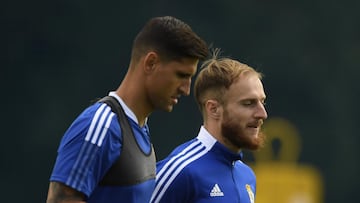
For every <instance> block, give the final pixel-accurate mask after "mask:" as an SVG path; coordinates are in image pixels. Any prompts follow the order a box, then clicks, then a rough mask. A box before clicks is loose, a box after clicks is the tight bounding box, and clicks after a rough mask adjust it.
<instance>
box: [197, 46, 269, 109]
mask: <svg viewBox="0 0 360 203" xmlns="http://www.w3.org/2000/svg"><path fill="white" fill-rule="evenodd" d="M219 55H220V49H215V50H213V52H212V57H211V58H210V59H208V60H206V61H204V63H203V64H202V65H201V67H200V72H199V74H198V75H197V77H196V80H195V82H194V96H195V100H196V102H197V104H198V105H199V108H200V111H201V112H202V111H203V105H204V104H205V102H206V101H207V100H209V99H215V100H217V101H219V102H221V103H223V102H224V100H223V96H224V93H225V91H226V90H227V89H229V87H230V86H231V85H232V84H233V83H234V82H236V81H237V80H239V79H240V77H241V76H243V75H248V74H253V75H255V76H257V77H258V78H259V79H262V77H263V75H262V73H260V72H258V71H256V70H255V69H253V68H252V67H250V66H248V65H246V64H243V63H241V62H239V61H237V60H234V59H230V58H226V57H220V56H219Z"/></svg>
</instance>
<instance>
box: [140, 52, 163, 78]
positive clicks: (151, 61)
mask: <svg viewBox="0 0 360 203" xmlns="http://www.w3.org/2000/svg"><path fill="white" fill-rule="evenodd" d="M158 62H159V55H158V54H157V53H156V52H153V51H151V52H148V53H147V54H146V55H145V58H144V71H145V73H151V72H152V71H153V70H154V69H155V67H156V64H157V63H158Z"/></svg>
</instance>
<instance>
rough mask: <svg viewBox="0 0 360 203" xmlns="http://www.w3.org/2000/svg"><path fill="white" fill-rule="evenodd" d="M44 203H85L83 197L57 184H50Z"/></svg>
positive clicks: (67, 187)
mask: <svg viewBox="0 0 360 203" xmlns="http://www.w3.org/2000/svg"><path fill="white" fill-rule="evenodd" d="M46 203H86V201H85V195H84V194H83V193H81V192H79V191H77V190H74V189H72V188H71V187H69V186H66V185H64V184H63V183H59V182H50V186H49V192H48V197H47V201H46Z"/></svg>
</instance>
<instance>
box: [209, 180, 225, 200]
mask: <svg viewBox="0 0 360 203" xmlns="http://www.w3.org/2000/svg"><path fill="white" fill-rule="evenodd" d="M210 196H211V197H222V196H224V193H223V192H222V191H221V189H220V187H219V185H218V184H217V183H216V184H215V185H214V187H213V188H212V190H211V192H210Z"/></svg>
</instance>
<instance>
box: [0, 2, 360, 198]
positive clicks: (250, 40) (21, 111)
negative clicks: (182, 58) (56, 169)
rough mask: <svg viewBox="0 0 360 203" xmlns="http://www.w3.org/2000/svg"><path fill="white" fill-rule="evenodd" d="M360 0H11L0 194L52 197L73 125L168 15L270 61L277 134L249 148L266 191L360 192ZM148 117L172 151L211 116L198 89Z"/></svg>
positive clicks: (233, 49)
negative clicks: (64, 140) (59, 156)
mask: <svg viewBox="0 0 360 203" xmlns="http://www.w3.org/2000/svg"><path fill="white" fill-rule="evenodd" d="M359 9H360V1H357V0H347V1H328V0H294V1H284V0H272V1H269V0H266V1H265V0H238V1H235V0H223V1H205V0H197V1H166V0H155V1H136V0H134V1H85V0H71V1H69V0H62V1H45V0H35V1H25V0H11V1H10V0H7V1H3V2H2V3H1V6H0V11H1V13H0V16H1V18H0V22H1V27H0V30H1V32H0V42H1V43H0V44H1V46H0V50H1V52H0V53H1V64H0V67H1V72H0V88H1V91H0V92H1V107H2V110H1V121H0V123H1V142H0V156H1V167H0V171H1V174H2V178H1V181H0V182H1V183H0V191H2V192H1V194H2V195H1V196H0V202H45V198H46V195H47V189H48V178H49V176H50V173H51V170H52V166H53V164H54V161H55V157H56V150H57V147H58V144H59V141H60V139H61V137H62V135H63V133H64V132H65V130H66V129H67V127H68V126H69V125H70V124H71V122H72V121H73V120H74V119H75V117H76V116H77V115H78V114H79V113H81V111H82V110H83V109H84V108H86V107H87V106H88V105H89V104H90V101H91V100H93V99H94V98H98V97H102V96H104V95H106V94H107V93H108V92H109V91H110V90H114V89H116V88H117V87H118V85H119V84H120V82H121V79H122V78H123V76H124V74H125V72H126V69H127V67H128V63H129V56H130V49H131V44H132V40H133V38H134V36H135V35H136V33H137V32H138V31H139V30H140V28H141V27H142V26H143V24H144V23H145V22H146V21H147V20H148V19H149V18H150V17H153V16H161V15H173V16H176V17H178V18H180V19H182V20H184V21H185V22H187V23H188V24H189V25H191V26H192V28H193V30H194V31H196V32H197V33H198V34H199V35H200V36H202V37H203V38H204V39H205V40H206V41H207V42H208V43H209V44H213V46H214V47H220V48H222V50H223V55H225V56H229V57H232V58H235V59H238V60H240V61H242V62H243V63H246V64H248V65H250V66H252V67H254V68H256V69H257V70H259V71H261V72H263V73H264V75H265V78H264V85H265V90H266V93H267V97H268V99H267V110H268V114H269V120H268V121H269V122H268V125H267V126H266V127H267V128H266V129H268V131H269V135H270V138H271V139H269V142H268V145H267V147H266V148H264V150H262V151H261V152H259V154H251V153H245V155H246V156H245V161H247V162H248V163H249V164H251V165H252V166H253V167H254V170H256V171H257V174H258V182H259V186H258V187H259V188H258V200H259V202H287V203H295V202H296V203H299V202H302V203H310V202H316V203H322V202H326V203H338V202H360V196H359V195H358V188H359V186H360V184H359V183H360V175H359V171H360V159H359V154H360V139H359V124H358V120H357V119H358V115H359V114H360V112H359V107H358V106H356V105H357V103H359V102H360V100H359V98H360V91H359V85H358V84H357V81H356V80H357V79H358V78H359V73H360V71H359V66H360V14H359V13H360V12H358V11H359ZM149 124H150V128H151V134H152V140H153V142H154V145H155V148H156V151H157V157H158V159H162V158H164V157H165V156H166V155H167V154H168V153H170V151H171V150H172V149H173V148H174V147H175V146H176V145H178V144H180V143H182V142H184V141H186V140H188V139H190V138H192V137H195V136H196V135H197V132H198V130H199V126H200V125H201V117H200V114H199V113H198V109H197V106H196V105H195V103H194V101H193V96H192V95H191V96H190V97H186V98H182V99H181V100H180V103H179V104H178V105H176V106H175V109H174V111H173V113H171V114H169V113H163V112H156V113H154V114H152V115H151V117H150V119H149ZM271 147H272V148H273V149H274V150H273V151H271V150H269V148H271ZM271 153H274V154H277V155H276V156H275V157H276V158H271V156H269V154H271ZM256 160H257V161H256ZM294 185H295V186H294ZM296 185H297V186H296ZM299 188H300V189H299ZM274 189H275V191H274ZM294 191H295V193H296V195H295V196H293V197H292V198H290V199H291V200H290V199H287V200H280V197H281V196H283V197H285V196H288V195H289V194H293V192H294ZM296 191H298V192H296ZM295 193H294V194H295ZM315 196H316V197H315ZM313 197H315V199H313ZM272 198H273V199H272ZM276 198H278V199H276ZM262 200H264V201H262Z"/></svg>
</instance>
